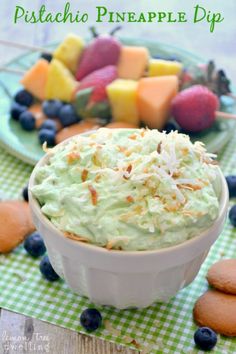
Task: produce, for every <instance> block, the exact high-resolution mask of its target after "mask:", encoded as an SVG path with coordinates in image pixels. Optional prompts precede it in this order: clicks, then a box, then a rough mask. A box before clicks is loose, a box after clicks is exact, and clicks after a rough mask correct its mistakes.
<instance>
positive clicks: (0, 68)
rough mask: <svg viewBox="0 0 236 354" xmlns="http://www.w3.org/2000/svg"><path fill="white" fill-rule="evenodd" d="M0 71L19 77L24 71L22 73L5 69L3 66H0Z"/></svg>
mask: <svg viewBox="0 0 236 354" xmlns="http://www.w3.org/2000/svg"><path fill="white" fill-rule="evenodd" d="M1 71H3V72H5V73H9V74H16V75H21V76H23V75H24V74H25V71H23V70H19V69H12V68H7V67H5V66H0V72H1Z"/></svg>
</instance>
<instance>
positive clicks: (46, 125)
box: [40, 119, 57, 132]
mask: <svg viewBox="0 0 236 354" xmlns="http://www.w3.org/2000/svg"><path fill="white" fill-rule="evenodd" d="M41 129H48V130H52V131H54V132H56V131H57V123H56V122H55V121H54V120H52V119H46V120H45V121H44V122H43V124H42V125H41V127H40V130H41Z"/></svg>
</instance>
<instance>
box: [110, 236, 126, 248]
mask: <svg viewBox="0 0 236 354" xmlns="http://www.w3.org/2000/svg"><path fill="white" fill-rule="evenodd" d="M119 241H123V242H124V243H126V244H127V243H128V242H129V238H128V237H126V236H118V237H116V238H113V240H110V241H108V242H107V244H106V249H108V250H111V249H113V248H114V247H115V245H116V243H118V242H119Z"/></svg>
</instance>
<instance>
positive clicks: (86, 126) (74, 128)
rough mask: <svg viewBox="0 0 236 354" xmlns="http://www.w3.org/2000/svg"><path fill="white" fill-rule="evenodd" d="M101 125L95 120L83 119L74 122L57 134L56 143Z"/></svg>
mask: <svg viewBox="0 0 236 354" xmlns="http://www.w3.org/2000/svg"><path fill="white" fill-rule="evenodd" d="M99 127H100V125H99V123H98V122H97V121H95V120H88V121H82V122H80V123H76V124H73V125H71V126H69V127H66V128H63V129H62V130H61V131H60V132H59V133H57V135H56V144H59V143H61V142H62V141H64V140H66V139H68V138H70V137H72V136H74V135H77V134H81V133H85V132H86V131H89V130H95V129H98V128H99Z"/></svg>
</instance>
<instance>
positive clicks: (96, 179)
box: [94, 173, 102, 182]
mask: <svg viewBox="0 0 236 354" xmlns="http://www.w3.org/2000/svg"><path fill="white" fill-rule="evenodd" d="M101 177H102V176H101V175H100V174H99V173H98V174H97V175H96V177H95V178H94V181H95V182H98V181H100V179H101Z"/></svg>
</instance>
